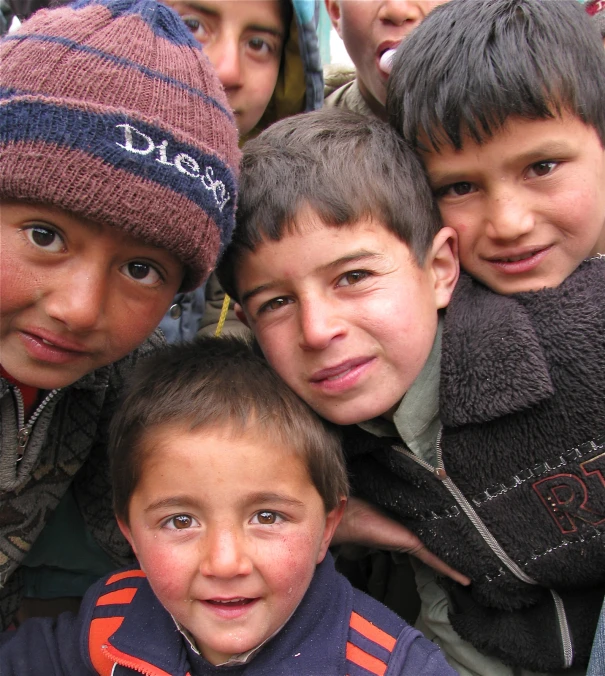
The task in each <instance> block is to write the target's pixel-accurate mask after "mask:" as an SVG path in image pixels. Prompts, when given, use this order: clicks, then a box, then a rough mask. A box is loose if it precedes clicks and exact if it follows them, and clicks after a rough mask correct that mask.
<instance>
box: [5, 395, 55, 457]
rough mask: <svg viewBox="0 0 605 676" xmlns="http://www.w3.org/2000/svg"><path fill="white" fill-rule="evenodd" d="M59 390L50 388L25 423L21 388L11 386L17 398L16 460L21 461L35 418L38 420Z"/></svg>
mask: <svg viewBox="0 0 605 676" xmlns="http://www.w3.org/2000/svg"><path fill="white" fill-rule="evenodd" d="M59 391H60V388H59V389H56V390H51V391H50V392H49V393H48V394H47V395H46V396H45V397H44V399H43V400H42V401H41V402H40V404H39V405H38V406H37V407H36V410H35V411H34V412H33V413H32V414H31V416H30V417H29V420H28V421H27V425H26V424H25V406H24V405H23V395H22V394H21V390H20V389H19V388H18V387H13V392H14V394H15V399H16V400H17V427H18V428H19V431H18V432H17V448H18V455H17V462H21V460H22V458H23V454H24V453H25V449H26V448H27V444H28V442H29V439H30V437H31V433H32V430H33V427H34V424H35V422H36V420H38V418H39V417H40V414H41V413H42V411H43V410H44V408H45V407H46V405H47V404H48V402H49V401H51V400H52V399H53V398H54V397H55V396H56V395H57V394H58V393H59Z"/></svg>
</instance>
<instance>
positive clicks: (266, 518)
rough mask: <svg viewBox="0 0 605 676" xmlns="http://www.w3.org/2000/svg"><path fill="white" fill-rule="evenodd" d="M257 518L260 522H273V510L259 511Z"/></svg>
mask: <svg viewBox="0 0 605 676" xmlns="http://www.w3.org/2000/svg"><path fill="white" fill-rule="evenodd" d="M258 518H259V520H260V521H261V523H273V522H274V521H275V515H274V514H273V512H261V513H260V514H259V515H258Z"/></svg>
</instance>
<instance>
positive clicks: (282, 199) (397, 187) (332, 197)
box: [217, 108, 441, 299]
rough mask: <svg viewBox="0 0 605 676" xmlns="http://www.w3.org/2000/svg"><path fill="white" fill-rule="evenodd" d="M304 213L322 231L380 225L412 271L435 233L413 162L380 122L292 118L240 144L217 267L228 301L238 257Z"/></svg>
mask: <svg viewBox="0 0 605 676" xmlns="http://www.w3.org/2000/svg"><path fill="white" fill-rule="evenodd" d="M307 207H310V208H311V209H312V210H313V212H315V213H316V214H317V216H318V217H319V218H320V219H321V221H322V222H323V223H324V224H325V225H326V226H343V225H353V224H355V223H357V222H359V221H360V220H362V219H364V218H368V219H373V220H375V221H380V222H381V223H382V224H384V226H385V227H386V228H388V229H389V230H390V231H391V232H393V233H394V234H395V235H396V236H397V237H399V239H401V240H402V241H403V242H405V243H406V244H407V245H408V246H409V247H410V249H411V251H412V252H413V253H414V255H415V257H416V259H417V261H418V262H419V263H420V264H422V263H423V262H424V257H425V255H426V253H427V251H428V250H429V248H430V246H431V244H432V241H433V238H434V236H435V234H436V233H437V232H438V230H439V229H440V228H441V221H440V219H439V213H438V211H437V208H436V206H435V204H434V202H433V198H432V195H431V190H430V188H429V186H428V182H427V179H426V176H425V174H424V171H423V168H422V165H421V163H420V162H419V161H418V159H417V158H416V156H415V155H414V153H413V152H412V151H411V149H410V148H409V147H408V146H407V145H406V144H405V143H404V142H403V141H402V139H401V138H400V137H399V135H398V134H397V133H396V132H395V130H393V129H392V128H391V127H390V126H389V125H388V124H387V123H385V122H382V121H380V120H378V119H375V118H371V117H367V116H364V115H359V114H357V113H353V112H351V111H347V110H340V109H326V108H324V109H322V110H318V111H314V112H309V113H304V114H302V115H295V116H293V117H289V118H287V119H285V120H282V121H280V122H277V123H276V124H274V125H273V126H271V127H269V128H268V129H267V130H265V131H264V132H263V133H262V134H260V135H259V136H258V137H256V138H255V139H252V140H251V141H249V142H248V143H246V145H245V148H244V157H243V162H242V166H241V174H240V195H239V201H238V208H237V227H236V229H235V234H234V239H233V243H232V244H231V246H230V247H228V249H227V251H226V253H225V255H224V256H223V259H222V260H221V262H220V264H219V266H218V268H217V275H218V277H219V279H220V281H221V283H222V285H223V288H224V289H225V290H226V291H227V293H228V294H229V295H230V296H232V297H234V298H236V299H237V297H238V296H237V288H236V287H237V284H236V281H237V280H236V279H235V272H236V270H237V263H238V261H239V260H240V257H241V256H242V255H245V253H246V252H251V251H254V250H255V249H256V247H257V246H258V245H259V244H260V243H261V242H262V241H263V240H275V241H279V240H281V238H282V237H284V235H286V234H289V233H292V232H293V231H296V229H297V228H299V227H303V226H304V225H305V223H304V222H303V221H302V220H300V219H299V216H300V215H301V212H302V211H303V209H305V208H307ZM297 221H300V222H297Z"/></svg>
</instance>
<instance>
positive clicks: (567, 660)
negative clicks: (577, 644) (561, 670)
mask: <svg viewBox="0 0 605 676" xmlns="http://www.w3.org/2000/svg"><path fill="white" fill-rule="evenodd" d="M549 591H550V593H551V595H552V598H553V601H554V602H555V609H556V611H557V619H558V621H559V632H560V633H561V643H562V644H563V662H564V664H563V666H564V667H565V668H566V669H568V668H569V667H571V663H572V662H573V644H572V642H571V634H570V631H569V623H568V622H567V615H566V614H565V606H564V605H563V599H562V598H561V597H560V596H559V595H558V594H557V592H556V591H555V590H554V589H550V590H549Z"/></svg>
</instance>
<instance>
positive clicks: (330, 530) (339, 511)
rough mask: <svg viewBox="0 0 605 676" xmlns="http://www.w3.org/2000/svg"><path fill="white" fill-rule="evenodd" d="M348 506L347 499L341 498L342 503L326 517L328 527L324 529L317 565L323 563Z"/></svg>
mask: <svg viewBox="0 0 605 676" xmlns="http://www.w3.org/2000/svg"><path fill="white" fill-rule="evenodd" d="M346 506H347V499H346V498H345V497H344V496H343V497H341V498H340V502H339V503H338V505H337V506H336V507H334V509H333V510H332V511H331V512H328V514H327V515H326V525H325V527H324V532H323V537H322V539H321V547H320V548H319V553H318V555H317V563H321V562H322V561H323V560H324V558H325V556H326V552H327V551H328V547H329V546H330V542H332V536H333V535H334V532H335V531H336V528H337V527H338V524H339V523H340V520H341V519H342V515H343V514H344V511H345V507H346Z"/></svg>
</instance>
